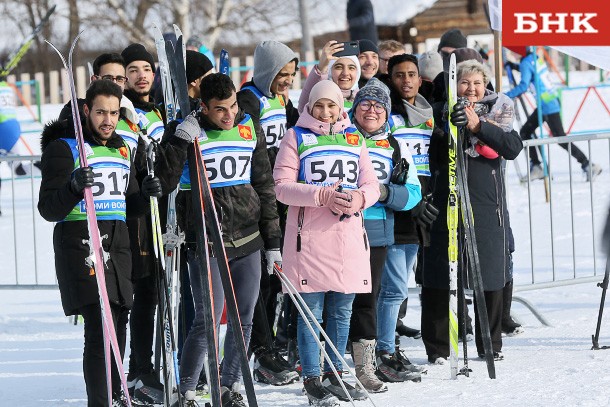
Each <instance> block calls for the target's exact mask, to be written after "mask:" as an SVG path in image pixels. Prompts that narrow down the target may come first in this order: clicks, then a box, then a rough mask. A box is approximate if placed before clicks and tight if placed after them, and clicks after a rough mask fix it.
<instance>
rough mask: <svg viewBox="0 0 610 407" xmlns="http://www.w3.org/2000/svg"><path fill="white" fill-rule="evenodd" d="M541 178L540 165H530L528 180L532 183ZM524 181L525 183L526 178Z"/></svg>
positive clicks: (542, 175) (542, 176)
mask: <svg viewBox="0 0 610 407" xmlns="http://www.w3.org/2000/svg"><path fill="white" fill-rule="evenodd" d="M542 178H544V170H543V169H542V166H541V165H540V164H532V165H530V179H531V180H532V181H534V180H536V179H542ZM525 180H526V181H527V177H526V178H525Z"/></svg>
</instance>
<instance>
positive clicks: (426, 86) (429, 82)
mask: <svg viewBox="0 0 610 407" xmlns="http://www.w3.org/2000/svg"><path fill="white" fill-rule="evenodd" d="M418 64H419V74H420V75H421V79H422V84H421V86H420V87H419V93H420V94H421V95H422V96H423V97H424V98H426V100H427V101H428V103H431V100H432V93H433V92H434V82H433V81H434V78H436V77H437V76H438V74H439V73H441V72H443V58H442V57H441V55H440V54H439V53H438V52H435V51H427V52H424V53H423V54H421V55H420V56H419V59H418Z"/></svg>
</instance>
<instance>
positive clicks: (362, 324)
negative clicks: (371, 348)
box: [349, 246, 388, 342]
mask: <svg viewBox="0 0 610 407" xmlns="http://www.w3.org/2000/svg"><path fill="white" fill-rule="evenodd" d="M387 254H388V248H387V247H385V246H383V247H371V292H370V293H365V294H356V297H355V298H354V302H353V303H352V317H351V319H350V328H349V340H350V341H352V342H357V341H359V340H360V339H377V298H378V297H379V289H380V287H381V275H382V273H383V266H384V264H385V259H386V256H387Z"/></svg>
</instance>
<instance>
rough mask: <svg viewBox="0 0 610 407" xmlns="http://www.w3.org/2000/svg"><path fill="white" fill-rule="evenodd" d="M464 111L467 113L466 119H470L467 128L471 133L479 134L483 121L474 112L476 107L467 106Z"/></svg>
mask: <svg viewBox="0 0 610 407" xmlns="http://www.w3.org/2000/svg"><path fill="white" fill-rule="evenodd" d="M464 111H465V112H466V117H468V124H466V128H467V129H468V130H470V132H471V133H478V132H479V131H480V130H481V120H480V119H479V116H478V115H477V113H476V112H475V111H474V107H473V106H472V105H470V106H466V108H465V109H464Z"/></svg>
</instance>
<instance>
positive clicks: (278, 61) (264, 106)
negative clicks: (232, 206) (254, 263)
mask: <svg viewBox="0 0 610 407" xmlns="http://www.w3.org/2000/svg"><path fill="white" fill-rule="evenodd" d="M298 64H299V59H298V58H297V55H296V54H295V53H294V51H292V50H291V49H290V48H288V47H287V46H286V45H284V44H282V43H281V42H278V41H262V42H261V43H259V44H258V45H257V46H256V49H255V50H254V74H253V77H252V80H251V81H250V82H247V83H245V84H244V85H243V86H242V88H241V90H240V91H239V92H238V93H237V101H238V104H239V106H240V107H241V108H242V109H243V110H244V112H246V113H247V114H249V115H250V116H251V117H252V119H253V120H254V122H255V123H260V126H261V128H262V130H263V133H264V135H265V141H266V144H267V154H268V156H269V161H270V169H273V166H274V164H275V157H276V155H277V152H278V150H279V148H280V143H281V141H282V139H283V138H284V134H285V133H286V130H287V129H288V128H290V127H292V126H293V125H294V124H295V123H296V121H297V119H298V117H299V113H298V111H297V109H296V108H295V107H294V106H293V105H292V102H291V101H290V98H289V95H288V92H289V91H290V88H291V86H292V81H293V80H294V77H295V76H296V74H297V72H298ZM277 207H278V213H280V214H282V215H281V216H280V226H281V227H282V230H284V221H285V216H283V214H284V213H285V212H286V209H287V208H286V207H285V206H284V205H282V204H281V203H279V202H277ZM262 267H263V270H264V271H265V272H263V273H261V280H260V295H259V298H258V301H257V303H256V308H255V310H254V319H253V326H252V339H251V344H250V349H251V350H252V353H254V356H255V365H254V378H255V379H256V380H257V381H260V382H264V383H271V384H274V385H284V384H289V383H292V382H294V381H295V380H297V379H298V378H299V375H298V373H297V372H296V371H295V370H294V368H293V367H292V366H290V365H289V364H288V362H286V360H285V359H284V358H283V357H282V356H281V355H280V354H279V353H278V352H277V351H276V350H274V348H273V330H272V327H273V321H274V317H275V308H276V298H277V294H278V293H280V292H281V291H282V284H281V282H280V281H279V279H278V278H277V277H275V276H274V275H273V264H270V263H268V262H267V261H266V260H265V259H264V260H263V264H262ZM295 336H296V332H295Z"/></svg>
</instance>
